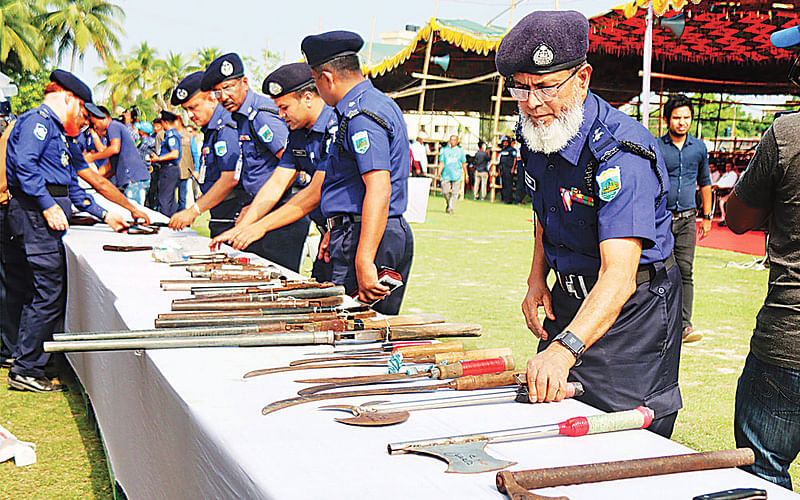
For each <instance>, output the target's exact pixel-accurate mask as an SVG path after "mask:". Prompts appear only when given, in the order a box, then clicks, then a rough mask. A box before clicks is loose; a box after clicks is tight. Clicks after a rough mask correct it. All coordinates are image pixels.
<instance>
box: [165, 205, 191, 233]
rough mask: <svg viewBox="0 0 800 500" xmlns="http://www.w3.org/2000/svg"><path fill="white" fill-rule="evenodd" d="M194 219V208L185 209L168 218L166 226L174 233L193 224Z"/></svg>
mask: <svg viewBox="0 0 800 500" xmlns="http://www.w3.org/2000/svg"><path fill="white" fill-rule="evenodd" d="M196 217H197V212H195V210H194V208H187V209H185V210H181V211H180V212H178V213H176V214H175V215H173V216H172V217H170V219H169V223H168V224H167V226H169V228H170V229H173V230H175V231H180V230H181V229H183V228H185V227H189V226H191V225H192V224H194V220H195V218H196Z"/></svg>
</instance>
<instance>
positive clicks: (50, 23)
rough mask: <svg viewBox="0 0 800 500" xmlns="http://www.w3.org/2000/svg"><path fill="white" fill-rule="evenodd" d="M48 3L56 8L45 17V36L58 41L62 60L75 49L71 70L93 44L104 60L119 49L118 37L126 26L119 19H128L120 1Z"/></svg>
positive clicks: (51, 40)
mask: <svg viewBox="0 0 800 500" xmlns="http://www.w3.org/2000/svg"><path fill="white" fill-rule="evenodd" d="M46 4H47V5H48V6H51V7H54V8H55V10H52V11H49V12H47V13H46V14H43V15H42V16H41V25H42V28H43V29H44V32H45V37H46V38H45V39H46V40H47V41H48V42H50V43H53V44H55V46H56V54H57V56H58V58H59V60H60V59H61V57H62V55H63V54H64V53H65V52H66V51H67V50H70V51H71V59H70V66H69V68H70V71H72V70H73V69H74V68H75V60H76V59H81V60H82V59H83V56H84V54H85V53H86V49H88V48H89V45H91V46H92V47H94V49H95V50H96V51H97V54H98V55H99V56H100V58H101V59H102V60H103V61H104V62H105V61H107V60H108V58H109V56H110V55H111V53H112V52H113V51H114V50H118V49H119V38H118V37H117V36H118V34H122V33H123V29H122V26H120V24H119V23H118V22H117V19H122V18H124V17H125V12H124V11H123V10H122V8H121V7H120V6H118V5H117V4H115V3H112V2H106V1H103V0H49V1H47V2H46Z"/></svg>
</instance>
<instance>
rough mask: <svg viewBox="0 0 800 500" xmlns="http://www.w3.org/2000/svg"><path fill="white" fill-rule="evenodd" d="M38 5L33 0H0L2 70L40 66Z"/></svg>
mask: <svg viewBox="0 0 800 500" xmlns="http://www.w3.org/2000/svg"><path fill="white" fill-rule="evenodd" d="M38 5H39V2H37V1H36V0H0V63H2V68H3V72H5V73H6V74H9V73H22V72H32V71H37V70H38V69H39V68H40V61H39V60H40V56H42V43H41V41H40V39H39V36H38V31H39V26H40V25H39V24H38V23H37V22H36V16H37V15H38V14H39V12H40V11H39V9H38Z"/></svg>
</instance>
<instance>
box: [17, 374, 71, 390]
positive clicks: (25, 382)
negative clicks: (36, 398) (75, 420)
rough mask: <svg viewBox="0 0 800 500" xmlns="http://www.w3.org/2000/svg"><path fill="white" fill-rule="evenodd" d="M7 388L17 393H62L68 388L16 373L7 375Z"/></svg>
mask: <svg viewBox="0 0 800 500" xmlns="http://www.w3.org/2000/svg"><path fill="white" fill-rule="evenodd" d="M8 386H9V387H10V388H12V389H16V390H18V391H31V392H40V393H47V392H64V391H67V390H68V388H67V386H66V385H63V384H55V383H53V381H51V380H50V379H49V378H45V377H26V376H24V375H20V374H18V373H9V374H8Z"/></svg>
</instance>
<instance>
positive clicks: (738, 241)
mask: <svg viewBox="0 0 800 500" xmlns="http://www.w3.org/2000/svg"><path fill="white" fill-rule="evenodd" d="M697 227H698V229H699V228H700V219H698V220H697ZM697 246H699V247H704V248H717V249H719V250H730V251H732V252H739V253H745V254H748V255H757V256H759V257H763V256H764V255H766V253H767V238H766V235H765V234H764V233H763V232H762V231H748V232H746V233H744V234H734V233H733V231H731V230H730V229H728V228H727V227H719V225H718V223H717V222H714V223H713V224H712V226H711V232H710V233H709V234H708V237H706V238H704V239H702V240H701V239H698V240H697Z"/></svg>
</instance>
